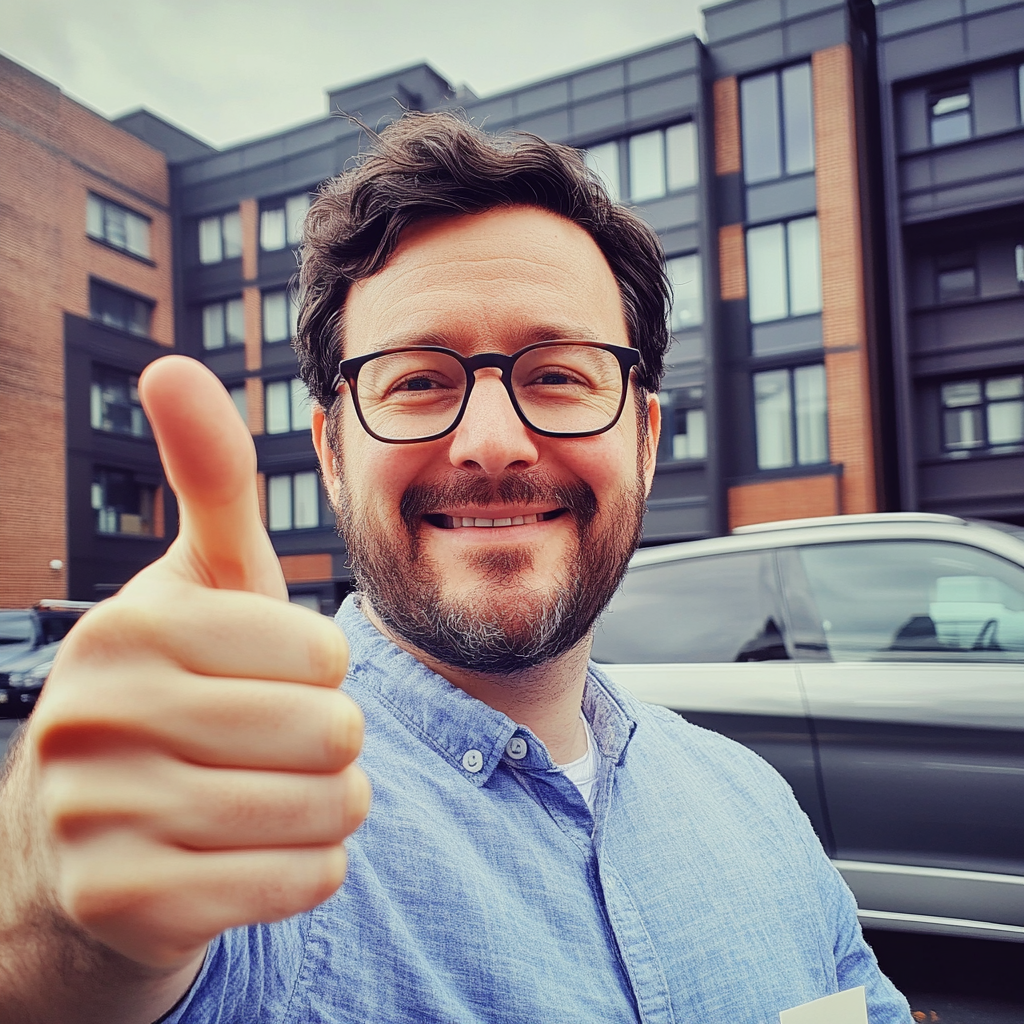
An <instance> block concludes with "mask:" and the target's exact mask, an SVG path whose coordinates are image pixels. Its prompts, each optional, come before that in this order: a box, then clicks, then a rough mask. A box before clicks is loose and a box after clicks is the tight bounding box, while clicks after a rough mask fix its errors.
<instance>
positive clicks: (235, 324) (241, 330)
mask: <svg viewBox="0 0 1024 1024" xmlns="http://www.w3.org/2000/svg"><path fill="white" fill-rule="evenodd" d="M224 319H225V321H226V322H227V342H228V344H229V345H244V344H245V305H244V304H243V302H242V300H241V299H231V300H230V301H228V302H226V303H225V304H224Z"/></svg>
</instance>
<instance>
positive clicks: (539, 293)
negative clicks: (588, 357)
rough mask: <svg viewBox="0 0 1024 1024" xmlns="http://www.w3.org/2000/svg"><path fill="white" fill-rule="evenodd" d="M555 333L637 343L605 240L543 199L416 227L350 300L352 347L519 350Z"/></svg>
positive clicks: (355, 351) (348, 339)
mask: <svg viewBox="0 0 1024 1024" xmlns="http://www.w3.org/2000/svg"><path fill="white" fill-rule="evenodd" d="M545 336H546V337H551V336H562V337H565V336H572V337H580V338H592V339H594V340H597V341H603V342H606V343H609V344H616V345H627V344H629V341H628V334H627V330H626V323H625V318H624V316H623V312H622V302H621V298H620V294H619V289H618V285H617V283H616V281H615V277H614V275H613V274H612V272H611V268H610V267H609V266H608V262H607V261H606V260H605V258H604V256H603V254H602V253H601V250H600V249H599V248H598V247H597V244H596V243H595V242H594V240H593V239H592V238H591V237H590V235H588V234H587V232H586V231H584V230H583V229H582V228H580V227H579V226H578V225H576V224H573V223H572V222H571V221H568V220H565V219H564V218H562V217H559V216H557V215H556V214H553V213H550V212H548V211H546V210H539V209H535V208H533V207H508V208H502V209H497V210H489V211H487V212H486V213H479V214H470V215H462V216H458V217H451V218H444V219H434V220H430V221H426V222H423V223H419V224H416V225H414V226H412V227H411V228H409V229H408V230H406V231H405V232H404V233H403V235H402V238H401V240H400V242H399V244H398V246H397V248H396V249H395V252H394V253H393V255H392V256H391V258H390V260H389V261H388V263H387V265H386V266H385V267H384V269H383V270H381V271H379V272H378V273H377V274H374V275H373V276H372V277H369V278H367V279H365V280H363V281H359V282H357V283H356V284H355V285H353V287H352V289H351V291H350V292H349V296H348V299H347V301H346V303H345V354H346V356H355V355H361V354H363V353H365V352H372V351H375V350H377V349H381V348H390V347H394V346H396V345H407V344H444V345H447V346H448V347H451V348H457V349H460V350H465V351H487V350H492V349H493V350H498V351H512V350H514V349H515V348H518V347H520V346H521V345H524V344H528V343H529V342H531V341H535V340H540V338H541V337H545Z"/></svg>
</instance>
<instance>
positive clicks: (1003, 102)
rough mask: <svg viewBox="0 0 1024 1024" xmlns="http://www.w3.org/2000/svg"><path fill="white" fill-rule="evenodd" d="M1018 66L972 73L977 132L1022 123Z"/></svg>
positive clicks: (984, 133) (973, 104)
mask: <svg viewBox="0 0 1024 1024" xmlns="http://www.w3.org/2000/svg"><path fill="white" fill-rule="evenodd" d="M1017 88H1018V85H1017V68H1016V66H1014V67H1005V68H995V69H993V70H992V71H983V72H979V73H978V74H975V75H972V76H971V93H972V97H973V103H972V110H973V114H974V133H975V135H986V134H988V133H990V132H1001V131H1005V130H1007V129H1009V128H1016V127H1017V126H1018V125H1019V124H1020V119H1019V118H1018V116H1017Z"/></svg>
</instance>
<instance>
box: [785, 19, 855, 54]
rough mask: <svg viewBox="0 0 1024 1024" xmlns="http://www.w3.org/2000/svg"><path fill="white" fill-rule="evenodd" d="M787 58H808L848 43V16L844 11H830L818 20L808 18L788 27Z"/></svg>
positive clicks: (786, 30)
mask: <svg viewBox="0 0 1024 1024" xmlns="http://www.w3.org/2000/svg"><path fill="white" fill-rule="evenodd" d="M785 32H786V56H787V57H806V56H810V55H811V54H812V53H814V52H815V51H816V50H825V49H827V48H828V47H830V46H838V45H839V44H840V43H845V42H846V41H847V31H846V15H845V12H844V11H842V10H837V11H829V12H828V13H827V14H821V15H818V17H816V18H807V19H805V20H803V21H795V22H792V23H790V24H788V25H786V29H785Z"/></svg>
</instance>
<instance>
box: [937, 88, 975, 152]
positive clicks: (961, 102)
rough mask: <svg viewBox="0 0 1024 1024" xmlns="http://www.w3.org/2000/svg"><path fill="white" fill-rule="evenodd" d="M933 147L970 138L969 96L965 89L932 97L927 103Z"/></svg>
mask: <svg viewBox="0 0 1024 1024" xmlns="http://www.w3.org/2000/svg"><path fill="white" fill-rule="evenodd" d="M929 112H930V114H931V140H932V145H933V146H942V145H946V144H947V143H950V142H960V141H961V140H962V139H969V138H970V137H971V94H970V91H969V90H967V89H961V90H958V91H956V92H952V93H947V94H946V95H944V96H934V97H932V99H931V100H930V101H929Z"/></svg>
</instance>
